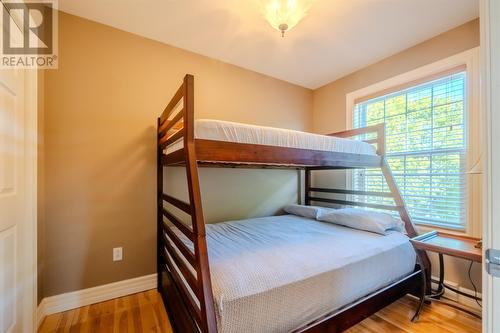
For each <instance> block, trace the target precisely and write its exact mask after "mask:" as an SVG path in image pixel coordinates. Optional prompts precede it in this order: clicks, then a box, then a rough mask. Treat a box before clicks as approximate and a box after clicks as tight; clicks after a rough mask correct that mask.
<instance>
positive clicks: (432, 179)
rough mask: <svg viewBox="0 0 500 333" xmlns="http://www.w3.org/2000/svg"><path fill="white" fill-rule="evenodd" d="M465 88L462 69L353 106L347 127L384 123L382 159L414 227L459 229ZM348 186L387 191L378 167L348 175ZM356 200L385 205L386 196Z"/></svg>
mask: <svg viewBox="0 0 500 333" xmlns="http://www.w3.org/2000/svg"><path fill="white" fill-rule="evenodd" d="M465 87H466V73H465V71H463V72H458V73H454V74H451V75H447V76H445V77H441V78H439V79H435V80H432V81H429V82H426V83H423V84H419V85H417V86H414V87H410V88H407V89H404V90H400V91H397V92H393V93H390V94H387V95H384V96H380V97H377V98H373V99H369V100H366V101H363V102H360V103H357V104H356V105H355V107H354V114H353V128H359V127H365V126H370V125H375V124H379V123H384V122H385V127H386V154H387V155H386V157H387V161H388V163H389V165H390V167H391V169H392V172H393V174H394V176H395V179H396V182H397V184H398V187H399V189H400V191H401V193H402V195H403V197H404V199H405V202H406V205H407V206H408V209H409V212H410V215H411V216H412V219H413V220H414V221H415V222H416V223H422V224H430V225H438V226H443V227H449V228H454V229H464V228H465V222H466V221H465V220H466V193H467V191H466V175H465V165H466V110H465V108H466V105H467V103H466V93H465V91H466V90H465ZM370 138H371V137H369V136H365V137H363V138H360V139H370ZM353 185H354V186H353V187H354V189H358V190H366V191H388V188H387V184H386V183H385V181H384V178H383V175H382V173H381V171H380V170H378V169H373V170H372V169H367V170H362V171H356V172H354V174H353ZM356 200H363V201H367V202H373V203H391V202H390V201H389V202H387V200H390V199H387V198H366V197H365V198H361V197H359V198H356Z"/></svg>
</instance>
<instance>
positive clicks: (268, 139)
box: [168, 119, 376, 155]
mask: <svg viewBox="0 0 500 333" xmlns="http://www.w3.org/2000/svg"><path fill="white" fill-rule="evenodd" d="M194 136H195V138H196V139H206V140H216V141H228V142H236V143H249V144H258V145H269V146H278V147H288V148H302V149H313V150H324V151H332V152H342V153H353V154H368V155H375V154H376V150H375V147H373V146H372V145H371V144H369V143H366V142H363V141H359V140H351V139H345V138H337V137H333V136H327V135H319V134H313V133H307V132H300V131H294V130H289V129H283V128H274V127H266V126H256V125H248V124H240V123H234V122H229V121H222V120H211V119H199V120H195V124H194ZM180 148H182V143H181V144H179V143H178V144H175V145H173V146H172V147H170V148H169V149H168V152H171V151H174V150H177V149H180Z"/></svg>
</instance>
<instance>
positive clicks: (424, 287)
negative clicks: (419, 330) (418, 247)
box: [411, 254, 427, 322]
mask: <svg viewBox="0 0 500 333" xmlns="http://www.w3.org/2000/svg"><path fill="white" fill-rule="evenodd" d="M418 261H419V265H420V274H421V277H422V285H421V289H420V295H419V296H420V297H419V303H418V307H417V310H416V311H415V315H414V316H413V318H412V319H411V321H412V322H416V321H417V320H418V318H419V317H420V312H422V309H423V307H424V303H425V299H426V297H425V292H426V291H427V274H426V272H425V268H424V265H423V264H422V263H423V260H422V259H421V257H420V254H418Z"/></svg>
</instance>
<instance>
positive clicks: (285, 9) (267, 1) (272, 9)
mask: <svg viewBox="0 0 500 333" xmlns="http://www.w3.org/2000/svg"><path fill="white" fill-rule="evenodd" d="M309 8H311V0H264V2H263V11H264V16H265V18H266V20H267V21H268V22H269V24H271V26H272V27H273V28H274V29H276V30H278V31H280V32H281V37H284V36H285V32H286V31H289V30H291V29H292V28H293V27H295V26H296V25H297V23H299V21H300V20H301V19H302V18H304V16H305V15H306V14H307V11H308V10H309Z"/></svg>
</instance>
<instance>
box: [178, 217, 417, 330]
mask: <svg viewBox="0 0 500 333" xmlns="http://www.w3.org/2000/svg"><path fill="white" fill-rule="evenodd" d="M174 228H175V227H174ZM174 230H175V229H174ZM176 233H177V234H178V235H179V237H180V238H181V239H182V240H183V242H184V243H185V244H187V246H188V247H189V248H190V249H192V248H193V246H192V243H191V242H190V241H189V240H188V239H187V238H186V237H184V236H183V235H182V234H181V233H180V231H177V232H176ZM206 237H207V247H208V259H209V262H210V274H211V277H212V288H213V296H214V306H215V314H216V320H217V331H218V332H221V333H230V332H245V333H262V332H297V331H301V330H304V329H307V328H308V327H312V326H313V325H314V324H316V323H318V322H320V321H321V320H323V319H325V318H327V317H328V316H329V315H331V314H333V313H335V312H338V310H340V309H342V308H343V307H345V306H347V305H349V304H351V303H353V302H355V301H357V300H359V299H362V298H363V297H366V296H367V295H370V294H372V293H374V292H377V291H380V290H382V289H383V288H385V287H387V286H390V285H391V284H393V283H395V282H397V281H400V280H401V279H403V278H406V277H409V276H411V275H412V274H413V273H415V265H416V254H415V250H414V249H413V247H412V245H411V244H410V242H409V239H408V237H407V236H406V235H404V234H403V233H401V232H400V231H390V232H388V233H387V235H380V234H376V233H373V232H367V231H363V230H356V229H352V228H347V227H344V226H339V225H334V224H331V223H327V222H320V221H317V220H315V219H310V218H305V217H301V216H296V215H281V216H272V217H263V218H255V219H246V220H240V221H229V222H222V223H216V224H208V225H206Z"/></svg>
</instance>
